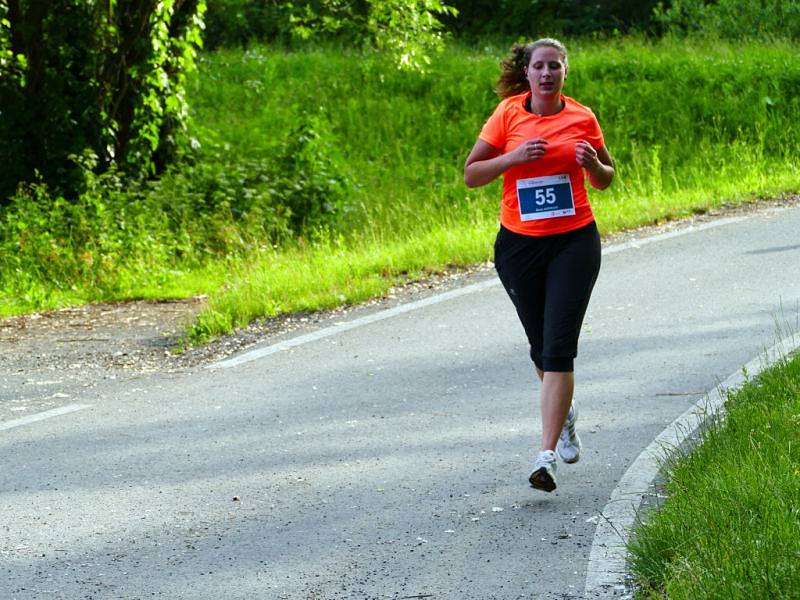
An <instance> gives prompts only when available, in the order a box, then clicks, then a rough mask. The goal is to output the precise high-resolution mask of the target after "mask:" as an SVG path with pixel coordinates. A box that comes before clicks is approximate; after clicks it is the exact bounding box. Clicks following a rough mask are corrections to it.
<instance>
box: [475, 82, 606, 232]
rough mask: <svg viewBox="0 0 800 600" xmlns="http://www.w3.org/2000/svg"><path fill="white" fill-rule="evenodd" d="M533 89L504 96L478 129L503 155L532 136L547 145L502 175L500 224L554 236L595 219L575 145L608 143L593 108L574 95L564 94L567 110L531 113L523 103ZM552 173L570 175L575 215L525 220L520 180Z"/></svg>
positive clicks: (596, 147)
mask: <svg viewBox="0 0 800 600" xmlns="http://www.w3.org/2000/svg"><path fill="white" fill-rule="evenodd" d="M529 97H530V92H526V93H524V94H519V95H516V96H510V97H509V98H505V99H504V100H503V101H502V102H500V104H499V105H498V106H497V108H496V109H495V111H494V113H493V114H492V116H491V117H489V120H488V121H486V124H485V125H484V126H483V129H482V130H481V133H480V136H479V137H480V139H482V140H483V141H485V142H486V143H488V144H491V145H492V146H494V147H495V148H498V149H499V150H500V151H501V152H502V153H503V154H506V153H508V152H511V151H512V150H514V149H515V148H516V147H517V146H519V145H520V144H522V143H523V142H525V141H527V140H530V139H532V138H538V137H541V138H544V139H546V140H547V141H548V142H549V143H548V145H547V150H546V151H545V154H544V156H542V158H540V159H538V160H534V161H530V162H527V163H523V164H521V165H514V166H513V167H511V168H510V169H508V170H507V171H506V172H505V173H503V200H502V204H501V208H500V222H501V223H502V224H503V226H504V227H506V228H507V229H510V230H511V231H514V232H516V233H521V234H523V235H534V236H542V235H554V234H557V233H565V232H567V231H572V230H575V229H579V228H581V227H583V226H585V225H588V224H589V223H591V222H592V221H593V220H594V215H593V213H592V208H591V206H590V205H589V199H588V197H587V195H586V185H585V182H584V173H583V169H582V168H581V166H580V165H579V164H578V163H577V161H576V160H575V145H576V143H577V142H578V141H580V140H586V141H587V142H589V143H590V144H591V145H592V147H593V148H595V149H596V150H599V149H600V148H602V147H603V146H604V145H605V143H604V141H603V132H602V131H601V130H600V124H599V123H598V122H597V118H596V117H595V116H594V113H593V112H592V111H591V109H589V108H587V107H586V106H583V105H582V104H579V103H578V102H576V101H575V100H573V99H572V98H568V97H567V96H561V99H562V100H563V102H564V108H563V109H562V110H561V111H559V112H558V113H556V114H554V115H547V116H541V115H536V114H533V113H530V112H528V111H527V110H526V109H525V102H526V100H527V99H528V98H529ZM548 175H567V176H569V181H570V184H571V187H572V196H573V201H574V205H575V214H574V215H570V216H560V217H552V218H546V219H541V220H534V221H523V220H522V217H521V215H520V209H519V200H518V197H517V180H519V179H527V178H534V177H543V176H548Z"/></svg>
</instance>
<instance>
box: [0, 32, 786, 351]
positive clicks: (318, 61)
mask: <svg viewBox="0 0 800 600" xmlns="http://www.w3.org/2000/svg"><path fill="white" fill-rule="evenodd" d="M509 45H510V41H509V43H502V44H495V43H492V44H486V45H482V46H481V47H477V48H470V47H466V46H460V45H453V46H451V47H449V48H448V49H447V50H446V52H445V53H444V54H442V55H441V56H439V57H437V58H436V60H435V61H434V63H433V64H432V65H431V68H430V70H429V71H428V72H427V73H425V74H422V75H421V74H414V73H406V72H401V71H398V70H397V69H396V68H394V66H393V65H391V64H389V63H387V61H386V60H385V59H383V58H382V57H381V56H380V55H378V54H375V53H361V52H355V51H351V50H347V49H341V48H332V47H327V48H324V47H323V48H318V47H317V48H314V49H308V50H305V51H296V52H285V51H282V50H279V49H274V48H269V47H254V48H251V49H249V50H247V51H241V50H221V51H219V52H214V53H208V54H205V55H204V56H203V57H202V60H201V61H200V64H199V70H198V71H197V73H196V74H194V75H193V76H192V78H191V81H190V85H189V89H188V101H189V104H190V107H191V116H192V126H191V131H190V133H191V135H192V136H193V137H195V138H196V140H197V141H198V142H199V144H200V149H199V150H198V151H196V152H195V153H194V154H193V156H192V157H191V159H190V160H186V161H185V162H182V163H179V164H177V165H176V166H175V167H174V168H172V169H170V170H169V171H167V172H166V173H165V174H164V175H163V177H162V178H161V180H160V181H158V182H156V183H153V184H150V185H148V186H146V187H144V188H142V189H135V190H130V189H127V188H117V189H116V190H114V191H112V192H103V191H102V190H103V185H104V182H103V181H99V182H98V186H97V189H94V190H93V191H92V193H91V194H88V195H87V197H86V198H84V199H82V201H81V203H78V205H76V206H65V203H64V202H63V201H62V202H61V203H59V202H58V200H57V199H55V200H52V201H50V204H52V205H53V207H51V208H49V206H50V204H48V200H47V198H46V197H45V195H44V193H41V192H35V193H34V194H33V195H32V196H31V198H22V199H21V201H20V202H18V203H17V204H16V205H15V206H17V207H18V209H19V212H18V214H17V213H15V214H16V216H14V215H11V214H10V213H11V212H14V211H9V212H8V213H7V214H6V215H5V220H3V219H0V311H2V314H12V313H15V312H24V311H29V310H38V309H42V308H52V307H56V306H63V305H65V304H70V303H82V302H94V301H103V300H109V299H124V298H140V297H157V296H161V295H163V296H171V297H176V296H189V295H193V294H198V293H205V294H208V295H209V296H210V301H209V306H208V309H207V312H206V313H204V314H202V315H201V316H200V318H199V320H198V322H197V323H196V324H195V326H194V327H193V328H192V332H191V336H192V339H193V340H194V341H195V342H199V341H202V340H205V339H208V338H210V337H214V336H217V335H220V334H223V333H225V332H227V331H230V329H231V328H232V327H236V326H240V325H243V324H246V323H247V322H248V321H249V320H250V319H253V318H256V317H259V316H268V315H273V314H279V313H281V312H291V311H294V310H312V309H314V308H322V307H326V306H331V305H333V304H338V303H341V302H355V301H358V300H359V299H363V298H365V297H367V296H369V295H372V294H380V293H383V291H385V290H386V289H387V288H388V287H389V286H391V285H392V284H393V283H394V282H395V281H396V278H397V276H398V274H400V273H404V272H405V273H408V274H412V275H414V274H424V273H425V272H428V271H433V270H437V269H441V268H443V267H445V266H448V265H456V266H458V265H468V264H471V263H474V262H481V261H484V260H486V259H490V258H491V252H492V242H493V234H494V231H495V230H496V228H497V213H498V206H499V199H500V186H499V182H496V183H493V184H491V185H489V186H486V187H484V188H480V189H474V190H470V189H468V188H466V187H465V186H464V184H463V180H462V165H463V162H464V159H465V157H466V155H467V153H468V152H469V150H470V148H471V146H472V144H473V143H474V141H475V138H476V136H477V134H478V132H479V130H480V128H481V126H482V124H483V122H484V121H485V119H486V118H487V117H488V115H489V114H490V113H491V111H492V109H493V108H494V106H495V105H496V103H497V98H496V96H495V95H494V93H493V91H492V88H493V85H494V82H495V80H496V78H497V75H498V62H499V60H500V59H501V58H502V57H503V56H504V54H505V53H506V52H507V50H508V46H509ZM567 45H568V47H569V48H570V50H571V56H570V62H571V72H570V76H569V79H568V81H567V86H566V89H565V92H566V93H567V94H568V95H571V96H573V97H574V98H576V99H578V100H579V101H580V102H582V103H584V104H586V105H588V106H590V107H591V108H592V109H593V110H594V111H595V112H596V113H597V115H598V117H599V119H600V122H601V124H602V126H603V130H604V132H605V136H606V142H607V145H608V147H609V149H610V151H611V153H612V154H613V155H614V157H615V159H616V162H617V177H616V179H615V181H614V183H613V185H612V187H611V188H610V189H609V190H606V191H604V192H596V191H590V198H591V201H592V204H593V206H594V208H595V213H596V216H597V218H598V224H599V227H600V230H601V232H602V233H604V234H607V233H611V232H615V231H619V230H621V229H626V228H631V227H637V226H640V225H643V224H649V223H658V222H662V221H665V220H668V219H672V218H676V217H681V216H686V215H690V214H692V213H696V212H704V211H707V210H709V209H711V208H714V207H717V206H720V205H721V204H723V203H737V202H750V201H755V200H758V199H759V198H763V197H769V196H773V195H778V194H782V193H786V192H796V191H797V190H799V189H800V166H799V165H798V163H797V161H796V156H797V155H798V153H800V61H797V60H796V56H797V46H796V45H791V44H787V43H769V44H756V43H751V42H748V43H742V44H736V45H733V44H730V45H726V44H724V43H713V44H712V43H709V42H705V41H681V42H675V41H669V40H666V41H662V42H657V43H647V42H644V41H642V40H638V39H632V38H623V39H620V40H614V41H609V42H586V41H576V40H567ZM304 128H305V129H304ZM304 131H305V132H308V131H310V132H311V133H313V135H312V136H311V137H312V138H313V141H312V142H311V143H310V144H309V143H306V142H302V141H298V140H299V139H300V138H301V137H302V135H300V133H299V132H301V133H302V132H304ZM303 135H305V134H303ZM303 144H306V145H303ZM298 149H299V150H298ZM298 151H300V152H303V154H302V161H300V162H298V161H297V160H295V159H296V157H297V155H298ZM287 173H288V176H283V175H286V174H287ZM333 195H335V196H336V202H337V203H338V202H340V201H343V202H344V204H345V207H344V209H343V210H339V211H338V212H337V213H335V214H333V215H331V214H328V213H326V212H325V211H324V210H321V209H320V208H319V207H320V206H321V205H322V204H324V203H325V201H326V200H327V199H330V198H331V197H333ZM306 201H307V203H308V204H307V205H308V206H311V207H316V208H317V209H318V210H317V213H315V220H314V221H313V222H310V223H303V222H302V221H301V220H298V219H299V215H298V213H299V212H301V211H302V210H304V205H303V203H304V202H306ZM287 202H288V203H290V205H289V209H288V210H287V208H286V206H287V204H286V203H287ZM291 203H295V204H291ZM67 204H68V203H67ZM32 206H33V207H36V208H30V207H32ZM15 210H17V209H15ZM120 215H122V216H120ZM331 248H334V249H335V251H332V250H331ZM343 299H344V300H343Z"/></svg>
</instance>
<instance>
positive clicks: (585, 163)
mask: <svg viewBox="0 0 800 600" xmlns="http://www.w3.org/2000/svg"><path fill="white" fill-rule="evenodd" d="M575 160H576V161H577V163H578V164H579V165H580V166H582V167H583V168H584V169H587V170H589V171H592V170H594V169H596V168H597V166H598V165H599V164H600V159H599V158H598V157H597V150H595V149H594V148H592V145H591V144H590V143H589V142H587V141H586V140H581V141H580V142H578V143H577V144H575Z"/></svg>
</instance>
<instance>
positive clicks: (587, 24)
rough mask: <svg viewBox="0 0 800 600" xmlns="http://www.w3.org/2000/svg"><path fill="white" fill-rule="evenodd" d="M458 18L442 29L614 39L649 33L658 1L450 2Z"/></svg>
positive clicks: (474, 33) (463, 32)
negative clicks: (609, 37) (604, 36)
mask: <svg viewBox="0 0 800 600" xmlns="http://www.w3.org/2000/svg"><path fill="white" fill-rule="evenodd" d="M450 4H452V5H453V6H454V7H455V8H456V9H457V10H458V16H457V17H455V18H452V17H450V18H447V19H446V20H445V24H446V26H447V28H448V29H449V30H451V31H453V32H455V33H457V34H458V35H459V36H460V37H462V38H465V39H473V38H476V37H478V38H480V37H485V36H498V35H503V36H512V37H517V36H522V37H525V38H537V37H544V36H551V35H554V34H558V35H566V36H576V35H589V34H601V35H614V34H616V33H627V32H630V31H640V32H644V31H649V30H651V29H652V28H653V26H654V24H653V22H652V15H653V9H654V8H655V7H656V6H657V5H658V4H659V2H658V0H597V1H596V2H586V1H585V0H453V1H451V2H450Z"/></svg>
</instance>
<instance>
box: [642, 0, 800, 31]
mask: <svg viewBox="0 0 800 600" xmlns="http://www.w3.org/2000/svg"><path fill="white" fill-rule="evenodd" d="M654 18H655V20H656V21H657V22H658V23H660V24H662V25H663V26H664V28H665V29H667V30H669V31H672V32H674V33H681V34H687V33H692V34H703V35H711V36H718V37H720V38H725V39H730V40H738V39H748V38H756V39H762V40H763V39H766V38H790V39H795V40H796V39H798V38H800V1H799V0H766V1H762V2H757V1H755V0H749V1H747V2H742V1H741V0H716V1H715V2H708V1H707V0H672V1H671V2H669V3H668V4H667V5H666V6H662V5H661V4H659V5H658V7H657V10H656V11H655V13H654Z"/></svg>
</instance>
